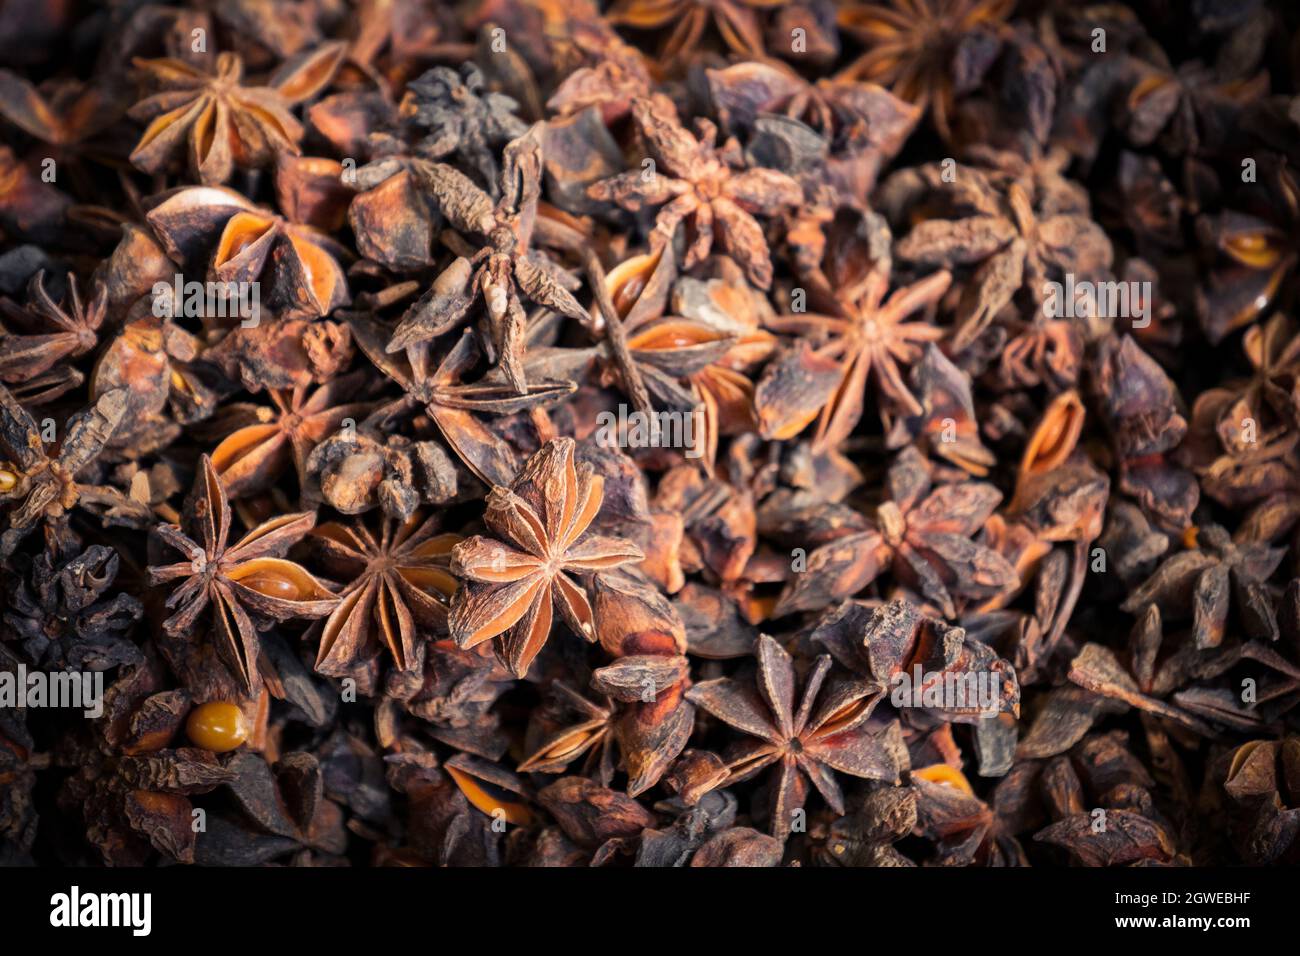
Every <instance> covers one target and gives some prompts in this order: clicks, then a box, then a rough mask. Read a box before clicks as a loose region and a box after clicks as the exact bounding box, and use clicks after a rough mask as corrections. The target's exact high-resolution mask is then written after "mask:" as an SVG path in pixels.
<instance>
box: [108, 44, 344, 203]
mask: <svg viewBox="0 0 1300 956" xmlns="http://www.w3.org/2000/svg"><path fill="white" fill-rule="evenodd" d="M342 53H343V46H342V44H327V45H325V46H322V47H320V48H319V49H318V50H316V51H315V52H314V53H312V54H310V55H307V56H302V57H298V58H296V59H295V60H291V61H290V62H289V63H286V64H285V66H284V67H282V68H281V70H280V71H279V72H278V73H277V75H276V76H275V77H273V78H272V79H271V84H270V85H269V86H245V85H244V63H243V60H242V59H241V58H240V57H239V56H238V55H237V54H234V53H228V52H227V53H220V54H218V55H217V60H216V69H215V71H213V72H209V71H206V70H201V69H199V68H198V67H196V66H194V65H192V64H190V63H186V62H184V61H182V60H175V59H160V60H139V59H138V60H136V61H135V65H136V66H137V67H138V68H139V69H140V71H141V72H142V74H143V76H144V79H145V81H146V83H147V84H148V85H149V86H152V87H154V88H157V89H158V90H159V91H160V92H157V93H154V94H153V95H151V96H148V97H146V98H145V99H143V100H141V101H140V102H139V103H137V104H136V105H135V106H133V107H131V109H130V111H129V115H130V116H131V118H132V119H135V120H143V121H147V122H148V124H149V125H148V127H147V128H146V129H145V131H144V134H143V135H142V136H141V137H140V142H139V143H138V144H137V145H136V147H135V149H134V150H133V151H132V153H131V162H133V163H134V164H135V165H136V166H138V167H139V168H140V169H143V170H144V171H145V172H149V173H158V172H163V171H164V170H165V169H166V168H167V166H168V165H169V164H170V163H171V161H172V158H173V157H174V156H175V155H176V154H178V153H180V152H182V151H184V152H185V154H186V161H187V163H188V165H189V170H190V173H191V174H192V175H193V176H194V177H195V178H197V179H198V180H199V181H200V182H202V183H203V184H204V185H214V184H219V183H224V182H225V181H226V180H228V179H229V178H230V176H231V174H232V173H233V172H234V170H235V167H236V166H238V167H241V168H250V167H256V166H265V165H267V164H268V163H270V162H271V161H272V160H273V159H274V158H275V157H276V155H277V154H278V153H280V152H282V151H287V152H290V153H297V152H298V143H299V142H300V141H301V139H302V136H303V128H302V124H301V123H299V122H298V121H297V120H296V119H295V118H294V116H293V113H292V112H290V109H289V108H290V107H291V106H292V105H293V104H295V103H299V102H301V101H303V100H305V99H307V98H308V97H310V96H312V95H314V94H315V93H316V92H317V91H319V90H320V89H321V88H322V87H323V86H324V85H325V84H326V83H328V82H329V79H330V77H331V76H332V75H333V73H334V70H335V69H336V68H337V67H338V63H339V60H340V58H341V55H342Z"/></svg>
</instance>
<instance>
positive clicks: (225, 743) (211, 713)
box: [185, 700, 251, 754]
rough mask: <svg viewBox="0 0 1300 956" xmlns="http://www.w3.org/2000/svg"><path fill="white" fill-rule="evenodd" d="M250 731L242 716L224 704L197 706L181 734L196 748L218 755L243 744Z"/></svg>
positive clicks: (236, 707) (233, 705)
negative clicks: (185, 735)
mask: <svg viewBox="0 0 1300 956" xmlns="http://www.w3.org/2000/svg"><path fill="white" fill-rule="evenodd" d="M250 729H251V728H250V727H249V725H248V718H247V717H245V716H244V712H243V711H242V710H240V709H239V707H238V706H237V705H235V704H232V703H230V702H228V701H224V700H214V701H212V702H210V703H207V704H200V705H199V706H198V707H195V708H194V710H193V711H191V712H190V716H189V719H188V720H187V721H186V722H185V733H186V734H187V735H188V736H189V738H190V740H191V741H192V742H193V743H194V745H195V746H196V747H202V748H203V749H204V750H211V751H212V752H213V753H219V754H220V753H225V752H226V751H227V750H234V749H235V748H236V747H238V746H239V745H240V744H242V743H243V742H244V741H245V740H247V739H248V734H249V731H250Z"/></svg>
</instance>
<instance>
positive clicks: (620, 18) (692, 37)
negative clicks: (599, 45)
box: [606, 0, 781, 68]
mask: <svg viewBox="0 0 1300 956" xmlns="http://www.w3.org/2000/svg"><path fill="white" fill-rule="evenodd" d="M780 5H781V4H780V2H779V0H619V2H618V3H616V4H614V6H613V7H611V8H610V10H609V12H608V13H607V14H606V16H607V17H608V18H609V21H610V22H611V23H613V24H615V25H617V26H626V27H632V28H634V29H637V30H657V29H660V28H667V27H671V28H672V29H671V33H669V35H668V38H667V39H666V40H665V41H664V44H663V46H662V47H661V48H660V50H659V54H658V56H657V57H656V60H657V61H658V62H660V63H663V64H666V65H667V66H668V67H670V68H674V67H678V68H679V67H682V66H684V65H686V64H687V63H689V62H690V61H691V59H692V58H693V57H694V56H695V55H696V53H697V52H698V51H699V49H700V44H701V41H702V40H703V39H704V36H705V33H706V31H707V30H708V28H709V25H710V24H712V25H713V29H714V31H715V32H716V33H717V35H718V36H719V37H721V38H722V42H723V43H725V44H726V46H727V49H729V50H730V51H731V52H732V53H735V54H738V55H740V56H742V57H744V58H746V59H751V60H756V59H763V58H764V56H766V52H765V50H764V48H763V27H762V23H761V22H760V20H759V14H760V12H761V11H762V10H765V9H771V8H773V7H777V6H780Z"/></svg>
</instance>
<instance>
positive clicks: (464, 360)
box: [351, 315, 577, 487]
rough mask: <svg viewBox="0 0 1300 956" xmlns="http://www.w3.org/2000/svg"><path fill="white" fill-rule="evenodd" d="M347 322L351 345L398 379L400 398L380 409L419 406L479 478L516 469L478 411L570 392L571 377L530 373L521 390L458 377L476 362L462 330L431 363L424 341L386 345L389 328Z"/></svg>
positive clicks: (359, 319) (523, 406)
mask: <svg viewBox="0 0 1300 956" xmlns="http://www.w3.org/2000/svg"><path fill="white" fill-rule="evenodd" d="M351 326H352V331H353V334H354V336H355V337H356V341H357V345H359V346H360V347H361V350H362V351H363V352H365V354H366V357H367V358H369V359H370V361H371V362H372V363H374V365H375V367H376V368H378V369H379V370H380V371H381V372H383V373H384V374H385V375H386V376H388V378H390V379H392V380H393V381H394V382H396V383H397V384H398V385H400V386H401V387H402V389H403V391H404V392H405V393H406V397H405V398H404V399H400V400H398V401H397V402H394V403H392V404H391V405H389V406H387V407H386V409H385V410H384V411H383V412H382V413H381V414H382V415H383V417H385V418H389V419H391V418H395V417H397V416H398V415H400V414H402V413H403V412H405V411H409V410H410V409H411V408H421V407H422V408H423V409H424V411H425V412H427V413H428V415H429V417H430V418H432V419H433V421H434V424H436V425H437V426H438V430H439V431H440V432H441V433H442V436H443V438H444V439H445V440H446V442H447V446H448V447H449V448H450V449H451V450H452V451H453V452H455V453H456V455H457V456H458V457H459V458H460V459H461V461H463V462H464V463H465V465H466V466H467V467H468V468H469V470H470V471H472V472H473V473H474V474H475V475H476V476H477V477H478V478H479V479H480V480H481V481H483V483H484V484H486V485H487V486H488V487H491V486H493V485H504V484H509V483H510V480H511V479H512V478H513V477H514V476H515V473H516V472H517V471H518V470H519V462H518V459H517V457H516V455H515V452H514V449H512V448H511V447H510V445H509V444H508V443H507V442H506V441H505V440H504V439H503V438H502V437H501V436H500V435H499V434H497V433H496V432H495V431H494V430H493V429H492V428H490V427H488V425H487V424H485V423H484V422H483V420H482V419H480V418H479V417H478V415H479V414H496V415H507V414H512V413H515V412H521V411H526V410H528V409H530V408H535V407H539V406H543V405H546V404H548V403H551V402H554V401H557V400H558V399H561V398H563V397H564V396H566V395H569V394H571V393H572V392H573V391H574V389H575V388H576V387H577V386H576V385H575V384H574V383H572V382H561V381H558V380H555V379H552V378H541V377H539V376H536V375H534V376H533V377H532V380H531V381H529V382H527V383H526V384H525V386H524V389H523V391H522V392H516V391H515V389H514V388H513V387H511V386H510V385H509V384H508V383H506V382H504V381H500V380H498V381H495V382H494V381H488V380H486V379H484V380H481V381H478V382H464V381H462V378H463V377H464V376H465V375H466V374H467V373H468V372H470V371H471V370H472V369H473V368H474V367H475V366H476V365H477V364H478V362H479V349H478V347H477V345H476V344H475V338H474V336H473V335H472V333H470V332H469V331H468V330H467V331H466V332H465V333H463V334H462V335H461V336H460V337H459V339H457V341H456V343H455V344H454V345H453V346H452V347H451V349H450V351H448V352H447V353H446V354H445V355H444V356H442V358H441V360H439V361H438V364H437V366H436V367H434V365H433V362H434V357H433V356H432V355H431V354H430V345H431V344H432V343H429V342H416V343H414V344H411V345H408V346H407V347H406V348H405V350H403V351H397V352H394V351H393V350H391V349H387V348H386V345H387V343H388V342H389V341H391V333H390V331H389V329H388V327H387V326H384V325H381V324H380V323H379V322H376V321H374V320H373V319H370V318H368V317H366V316H361V315H358V316H354V317H352V319H351Z"/></svg>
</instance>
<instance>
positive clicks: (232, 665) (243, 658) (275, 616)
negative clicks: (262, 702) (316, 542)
mask: <svg viewBox="0 0 1300 956" xmlns="http://www.w3.org/2000/svg"><path fill="white" fill-rule="evenodd" d="M230 521H231V514H230V501H229V499H228V498H227V496H226V489H225V488H224V487H223V486H222V484H221V478H220V477H218V475H217V470H216V468H215V467H214V466H213V464H212V459H211V458H209V457H208V456H207V455H204V456H203V459H202V461H201V462H200V463H199V474H198V476H197V477H196V479H195V482H194V491H193V493H192V494H191V495H190V498H189V500H188V501H187V502H186V507H185V524H186V528H187V529H188V533H186V532H185V531H182V530H181V529H180V528H179V527H177V526H175V525H167V524H161V525H157V526H155V528H154V534H156V535H157V536H158V538H159V539H160V540H161V541H162V543H163V544H166V545H168V546H169V547H172V548H174V549H175V550H177V551H179V552H180V553H181V554H183V555H185V556H186V558H187V560H185V561H180V562H178V563H176V564H168V565H163V566H161V567H153V566H151V567H150V568H149V583H150V584H151V585H153V586H155V587H156V586H157V585H159V584H166V583H167V582H169V581H176V580H181V579H183V580H182V582H181V584H180V585H179V586H178V587H177V588H176V589H175V590H174V591H172V593H171V594H170V595H169V596H168V598H167V608H168V609H169V610H171V611H172V614H171V616H170V617H168V618H167V620H166V621H164V622H163V629H164V630H165V631H166V632H167V633H168V634H170V635H172V636H173V637H180V636H182V635H186V634H192V633H194V631H193V628H194V625H195V622H196V621H197V620H198V618H199V615H200V614H202V613H203V611H204V610H205V609H206V608H207V607H208V605H209V604H210V605H212V627H213V629H214V630H215V631H216V635H217V653H218V654H219V655H220V657H221V659H222V661H223V663H225V665H226V667H227V668H229V670H230V672H231V674H232V675H234V676H235V677H237V678H238V679H239V680H240V682H241V683H242V685H243V687H244V689H245V691H247V692H248V693H249V694H250V695H251V694H252V693H253V692H254V690H255V689H256V687H257V686H258V683H259V681H260V674H259V670H258V655H259V652H260V645H259V642H258V639H257V630H258V629H257V625H256V624H255V623H254V619H253V617H252V616H250V613H249V612H250V611H251V612H252V614H253V615H256V616H257V617H258V618H260V619H269V620H273V621H286V620H289V619H290V618H296V617H307V618H312V617H324V616H325V615H326V614H329V613H330V611H332V610H333V609H334V607H335V606H336V605H337V604H338V602H339V599H338V598H337V597H336V596H335V595H333V594H331V593H330V592H329V591H328V590H327V589H326V587H325V585H323V584H322V583H321V582H320V581H318V580H316V578H315V577H313V576H312V575H311V573H310V572H308V571H307V569H306V568H304V567H302V566H301V565H299V564H295V563H294V562H292V561H287V560H285V558H284V554H285V552H286V551H288V550H289V548H290V547H291V546H292V545H294V544H295V543H296V542H297V541H298V540H299V539H301V538H302V537H303V536H304V535H305V534H307V532H308V531H310V530H311V529H312V526H313V525H314V524H315V523H316V516H315V514H313V513H312V512H309V511H304V512H299V513H297V514H286V515H279V516H277V517H274V518H271V519H269V520H267V521H264V522H262V523H261V524H260V525H258V526H257V527H256V528H253V529H252V530H251V531H249V532H248V534H246V535H244V536H243V537H242V538H240V539H239V540H238V541H237V542H235V543H234V544H233V545H232V544H228V541H229V539H230Z"/></svg>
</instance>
